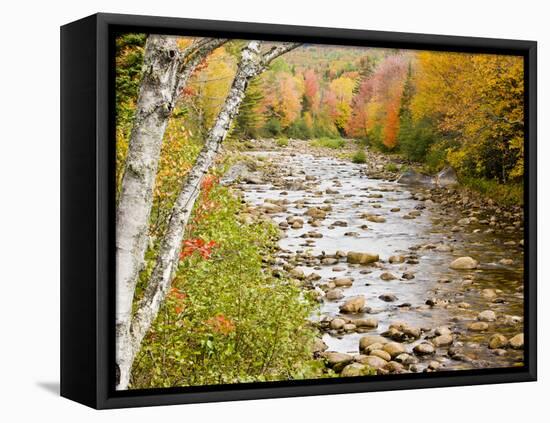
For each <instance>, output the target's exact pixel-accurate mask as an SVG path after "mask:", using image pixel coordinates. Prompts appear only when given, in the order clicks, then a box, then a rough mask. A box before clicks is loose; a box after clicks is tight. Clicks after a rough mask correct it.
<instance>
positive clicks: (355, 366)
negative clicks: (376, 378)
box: [340, 363, 371, 377]
mask: <svg viewBox="0 0 550 423" xmlns="http://www.w3.org/2000/svg"><path fill="white" fill-rule="evenodd" d="M370 373H371V369H370V368H369V367H368V366H365V365H364V364H361V363H351V364H348V365H347V366H346V367H344V368H343V369H342V373H340V376H342V377H355V376H366V375H369V374H370Z"/></svg>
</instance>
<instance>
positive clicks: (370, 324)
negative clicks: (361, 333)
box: [353, 317, 378, 328]
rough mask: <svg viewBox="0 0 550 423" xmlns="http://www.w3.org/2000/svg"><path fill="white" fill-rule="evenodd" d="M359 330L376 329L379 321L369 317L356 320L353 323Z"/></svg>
mask: <svg viewBox="0 0 550 423" xmlns="http://www.w3.org/2000/svg"><path fill="white" fill-rule="evenodd" d="M353 323H354V324H355V326H357V327H358V328H376V327H378V320H376V319H375V318H374V317H367V318H366V319H355V320H354V321H353Z"/></svg>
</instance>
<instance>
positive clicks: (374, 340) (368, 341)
mask: <svg viewBox="0 0 550 423" xmlns="http://www.w3.org/2000/svg"><path fill="white" fill-rule="evenodd" d="M388 342H389V341H388V340H387V339H386V338H384V337H383V336H380V335H366V336H363V337H362V338H361V339H360V340H359V351H364V350H365V349H367V348H368V347H369V346H370V345H372V344H382V345H384V344H387V343H388Z"/></svg>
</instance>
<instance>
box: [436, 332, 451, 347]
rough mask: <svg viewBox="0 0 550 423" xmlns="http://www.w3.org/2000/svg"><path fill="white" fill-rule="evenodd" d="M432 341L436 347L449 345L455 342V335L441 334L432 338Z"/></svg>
mask: <svg viewBox="0 0 550 423" xmlns="http://www.w3.org/2000/svg"><path fill="white" fill-rule="evenodd" d="M432 342H433V344H434V345H435V346H436V347H447V346H449V345H451V344H452V343H453V336H452V335H451V334H445V335H439V336H436V337H435V338H434V339H432Z"/></svg>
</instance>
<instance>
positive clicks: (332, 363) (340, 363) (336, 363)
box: [324, 352, 353, 372]
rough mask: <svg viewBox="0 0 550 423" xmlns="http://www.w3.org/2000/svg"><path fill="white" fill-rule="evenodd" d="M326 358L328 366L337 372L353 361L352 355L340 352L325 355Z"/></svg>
mask: <svg viewBox="0 0 550 423" xmlns="http://www.w3.org/2000/svg"><path fill="white" fill-rule="evenodd" d="M324 357H325V359H326V360H327V364H328V366H329V367H332V368H333V369H334V370H335V371H337V372H338V371H340V370H342V369H343V368H344V367H345V366H346V365H347V364H349V363H351V362H352V361H353V356H352V355H349V354H344V353H339V352H327V353H325V354H324Z"/></svg>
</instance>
